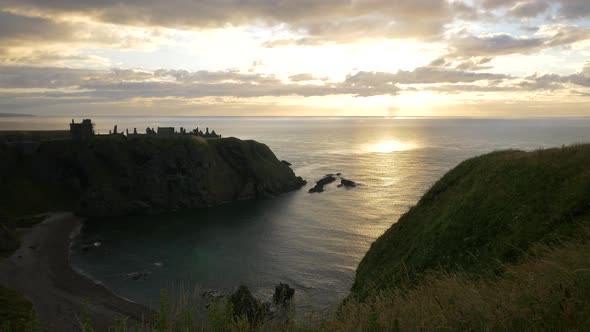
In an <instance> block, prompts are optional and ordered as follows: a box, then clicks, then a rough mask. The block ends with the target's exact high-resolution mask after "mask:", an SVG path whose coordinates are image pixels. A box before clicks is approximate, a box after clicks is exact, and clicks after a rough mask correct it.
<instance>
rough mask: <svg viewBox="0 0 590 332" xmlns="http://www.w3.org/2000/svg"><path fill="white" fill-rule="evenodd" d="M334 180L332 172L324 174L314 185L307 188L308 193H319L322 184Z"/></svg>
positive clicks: (321, 189) (322, 187)
mask: <svg viewBox="0 0 590 332" xmlns="http://www.w3.org/2000/svg"><path fill="white" fill-rule="evenodd" d="M334 181H336V177H334V174H328V175H326V176H324V177H323V178H322V179H320V180H319V181H317V182H316V183H315V186H314V187H313V188H311V189H309V190H308V192H310V193H321V192H324V186H325V185H327V184H330V183H332V182H334Z"/></svg>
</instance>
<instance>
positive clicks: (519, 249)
mask: <svg viewBox="0 0 590 332" xmlns="http://www.w3.org/2000/svg"><path fill="white" fill-rule="evenodd" d="M589 212H590V145H578V146H571V147H566V148H561V149H549V150H539V151H534V152H522V151H503V152H494V153H490V154H487V155H484V156H481V157H476V158H473V159H470V160H467V161H465V162H463V163H461V164H460V165H459V166H457V167H456V168H455V169H453V170H451V171H450V172H449V173H447V174H446V175H445V176H443V177H442V178H441V179H440V180H439V181H438V182H437V183H436V184H435V185H434V186H433V187H432V188H431V189H430V190H429V191H428V192H427V193H426V194H425V195H424V196H423V197H422V198H421V199H420V201H419V202H418V204H417V205H416V206H415V207H413V208H411V209H410V210H409V211H408V212H407V213H406V214H405V215H403V216H402V217H401V218H400V220H399V221H398V222H397V223H396V224H394V225H393V226H392V227H391V228H390V229H389V230H388V231H386V232H385V234H383V235H382V236H381V237H380V238H379V239H377V240H376V241H375V242H374V243H373V244H372V245H371V248H370V250H369V251H368V253H367V254H366V256H365V257H364V258H363V260H362V261H361V263H360V264H359V267H358V269H357V275H356V280H355V283H354V285H353V288H352V291H353V295H354V296H359V297H360V298H364V297H365V296H366V295H367V294H368V292H369V291H371V290H375V289H377V290H381V289H387V288H392V287H399V286H401V285H403V284H404V283H408V282H409V283H413V282H416V281H418V280H420V277H421V275H422V274H424V273H425V272H427V271H429V270H439V271H464V272H465V273H471V274H473V275H477V276H485V275H495V274H497V273H499V272H501V270H502V269H503V264H502V263H515V262H518V261H519V260H520V258H521V257H522V256H523V255H526V253H527V252H528V250H529V248H530V247H531V246H532V245H533V244H548V245H551V244H553V243H555V242H557V241H558V240H559V239H562V238H564V237H565V238H567V237H575V236H576V235H577V233H578V230H579V229H580V227H581V226H582V225H588V223H589V220H590V214H589Z"/></svg>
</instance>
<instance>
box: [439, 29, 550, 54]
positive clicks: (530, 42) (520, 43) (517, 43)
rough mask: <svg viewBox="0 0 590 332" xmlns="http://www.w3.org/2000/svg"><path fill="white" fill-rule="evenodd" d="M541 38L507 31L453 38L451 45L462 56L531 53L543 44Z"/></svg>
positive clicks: (455, 52)
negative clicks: (511, 33)
mask: <svg viewBox="0 0 590 332" xmlns="http://www.w3.org/2000/svg"><path fill="white" fill-rule="evenodd" d="M543 42H544V41H543V39H541V38H520V37H514V36H512V35H509V34H506V33H498V34H486V35H481V36H467V37H462V38H457V39H451V40H450V41H449V45H450V46H451V48H452V49H453V50H454V52H453V53H454V54H456V55H460V56H468V57H471V56H496V55H504V54H513V53H530V52H531V51H533V50H537V49H539V48H540V47H541V46H542V45H543Z"/></svg>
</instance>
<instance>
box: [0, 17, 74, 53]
mask: <svg viewBox="0 0 590 332" xmlns="http://www.w3.org/2000/svg"><path fill="white" fill-rule="evenodd" d="M72 35H73V29H72V26H71V25H69V24H59V23H55V22H54V21H52V20H49V19H45V18H39V17H25V16H19V15H14V14H11V13H7V12H3V11H0V43H1V44H2V46H6V45H7V44H13V43H19V44H21V43H23V42H31V41H33V42H34V41H51V40H63V39H66V40H67V39H70V38H71V37H72Z"/></svg>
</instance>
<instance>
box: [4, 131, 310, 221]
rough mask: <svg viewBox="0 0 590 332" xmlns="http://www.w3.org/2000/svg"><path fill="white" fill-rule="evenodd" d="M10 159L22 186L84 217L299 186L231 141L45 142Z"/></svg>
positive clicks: (264, 155) (254, 145)
mask: <svg viewBox="0 0 590 332" xmlns="http://www.w3.org/2000/svg"><path fill="white" fill-rule="evenodd" d="M4 152H6V153H8V154H9V155H10V154H11V151H8V152H7V151H4ZM11 159H14V160H15V162H13V163H12V164H13V166H12V167H14V168H19V169H20V170H19V172H18V173H20V175H21V176H22V177H24V178H26V181H27V182H31V183H34V184H35V185H36V186H39V187H43V188H50V190H53V191H56V192H59V195H58V196H68V197H72V198H71V200H74V201H75V202H73V205H74V207H75V208H76V209H77V211H78V213H79V214H81V215H85V216H91V217H104V216H117V215H127V214H137V213H146V212H158V211H163V210H174V209H182V208H200V207H208V206H214V205H219V204H222V203H226V202H230V201H234V200H244V199H255V198H265V197H272V196H276V195H279V194H282V193H285V192H288V191H292V190H295V189H299V188H300V187H301V186H303V185H304V184H305V181H304V180H303V179H301V178H300V177H297V176H295V174H294V172H293V170H291V168H290V167H289V166H288V165H287V164H286V163H284V162H281V161H280V160H278V159H277V158H276V156H275V155H274V153H273V152H272V151H271V150H270V149H269V148H268V147H267V146H266V145H264V144H261V143H258V142H255V141H242V140H239V139H236V138H223V139H212V140H204V139H195V138H191V137H184V138H178V139H157V138H151V139H150V138H146V139H136V140H129V141H127V140H125V139H122V138H117V139H112V138H108V139H107V138H100V137H99V138H97V139H94V140H91V141H88V142H75V141H53V142H45V143H42V144H41V146H40V147H39V149H38V150H37V152H36V153H35V154H34V155H33V156H22V155H18V156H16V154H15V156H14V157H12V158H11ZM48 199H49V200H50V199H51V197H48Z"/></svg>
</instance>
